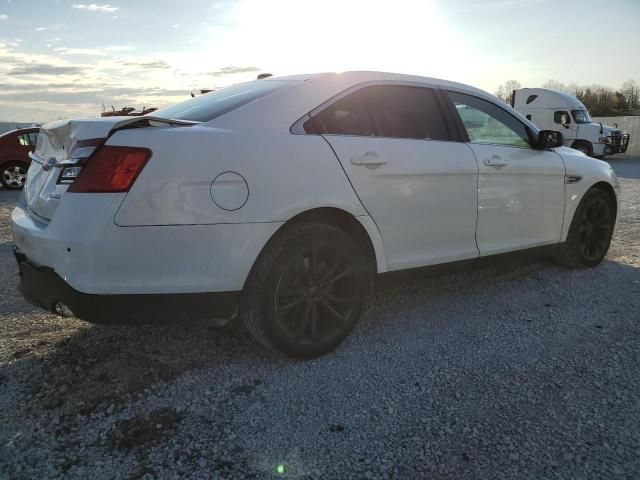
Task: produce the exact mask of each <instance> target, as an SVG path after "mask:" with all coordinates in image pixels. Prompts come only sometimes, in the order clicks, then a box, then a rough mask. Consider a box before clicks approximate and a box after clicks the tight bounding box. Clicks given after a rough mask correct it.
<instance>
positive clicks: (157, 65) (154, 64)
mask: <svg viewBox="0 0 640 480" xmlns="http://www.w3.org/2000/svg"><path fill="white" fill-rule="evenodd" d="M122 65H125V66H127V67H137V68H148V69H165V68H171V66H170V65H169V64H168V63H167V62H163V61H162V60H152V61H149V62H122Z"/></svg>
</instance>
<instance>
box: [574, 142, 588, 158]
mask: <svg viewBox="0 0 640 480" xmlns="http://www.w3.org/2000/svg"><path fill="white" fill-rule="evenodd" d="M571 148H573V149H574V150H578V151H579V152H582V153H584V154H585V155H588V156H590V157H591V156H592V155H593V147H592V146H591V144H590V143H589V142H585V141H584V140H577V141H575V142H573V145H571Z"/></svg>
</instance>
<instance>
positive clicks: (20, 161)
mask: <svg viewBox="0 0 640 480" xmlns="http://www.w3.org/2000/svg"><path fill="white" fill-rule="evenodd" d="M38 130H39V129H38V128H20V129H18V130H12V131H10V132H7V133H4V134H2V135H0V183H2V185H3V186H4V188H10V189H13V190H20V189H21V188H22V187H24V182H25V179H26V178H27V170H28V169H29V163H31V159H30V158H29V156H28V154H29V152H31V151H33V150H35V148H36V142H37V141H38Z"/></svg>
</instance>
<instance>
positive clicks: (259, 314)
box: [241, 223, 370, 358]
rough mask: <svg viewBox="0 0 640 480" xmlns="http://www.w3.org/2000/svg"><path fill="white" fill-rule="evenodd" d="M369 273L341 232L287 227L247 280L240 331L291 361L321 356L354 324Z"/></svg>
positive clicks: (313, 226) (357, 249)
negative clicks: (243, 329)
mask: <svg viewBox="0 0 640 480" xmlns="http://www.w3.org/2000/svg"><path fill="white" fill-rule="evenodd" d="M369 272H370V269H369V268H368V265H367V260H366V257H365V255H364V253H363V252H362V250H361V248H360V247H359V246H358V245H357V244H356V243H355V242H354V241H353V240H352V239H351V237H349V236H348V235H347V234H346V233H344V232H343V231H342V230H339V229H337V228H335V227H332V226H330V225H325V224H319V223H301V224H298V225H294V226H292V227H288V228H287V229H286V230H284V231H283V232H282V233H280V234H278V235H277V236H276V237H275V238H274V239H273V240H271V241H270V242H269V244H268V245H267V247H265V249H264V251H263V252H262V253H261V254H260V256H259V257H258V259H257V260H256V263H255V265H254V267H253V269H252V271H251V273H250V275H249V279H248V280H247V284H246V285H245V288H244V291H243V294H242V300H241V314H242V317H243V320H244V322H245V325H246V326H247V329H248V330H249V331H250V332H251V333H252V334H253V336H254V337H255V338H256V339H257V340H258V341H259V342H260V343H262V344H263V345H265V346H267V347H269V348H271V349H273V350H276V351H278V352H282V353H284V354H286V355H288V356H290V357H295V358H313V357H317V356H320V355H323V354H325V353H327V352H329V351H331V350H333V349H334V348H335V347H336V346H338V345H339V344H340V343H341V342H342V341H343V340H344V339H345V338H346V337H347V335H349V333H350V332H351V330H352V329H353V327H354V326H355V325H356V323H357V322H358V320H359V318H360V314H361V312H362V309H363V306H364V302H365V298H366V294H367V291H368V285H369V279H368V275H369Z"/></svg>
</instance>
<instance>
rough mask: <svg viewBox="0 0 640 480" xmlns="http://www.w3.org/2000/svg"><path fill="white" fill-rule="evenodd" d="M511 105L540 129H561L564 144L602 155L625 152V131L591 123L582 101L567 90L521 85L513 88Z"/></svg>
mask: <svg viewBox="0 0 640 480" xmlns="http://www.w3.org/2000/svg"><path fill="white" fill-rule="evenodd" d="M511 106H512V107H513V108H515V109H516V110H518V111H519V112H520V113H522V114H523V115H524V116H525V117H527V119H528V120H531V121H532V122H533V123H534V124H535V125H536V126H537V127H538V128H540V129H542V130H560V131H562V135H563V137H564V144H565V145H566V146H567V147H571V148H575V149H576V150H580V151H581V152H583V153H584V154H586V155H589V156H592V157H604V156H605V155H613V154H615V153H624V152H626V151H627V147H628V145H629V135H628V134H624V135H623V134H622V132H621V131H620V130H619V129H618V128H616V127H609V126H606V125H602V124H601V123H594V122H593V121H592V120H591V115H589V112H588V111H587V109H586V107H585V106H584V105H583V104H582V102H581V101H580V100H578V99H577V98H576V97H574V96H573V95H570V94H568V93H566V92H561V91H559V90H552V89H548V88H520V89H518V90H514V91H513V95H512V97H511ZM560 127H564V128H562V129H561V128H560Z"/></svg>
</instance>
